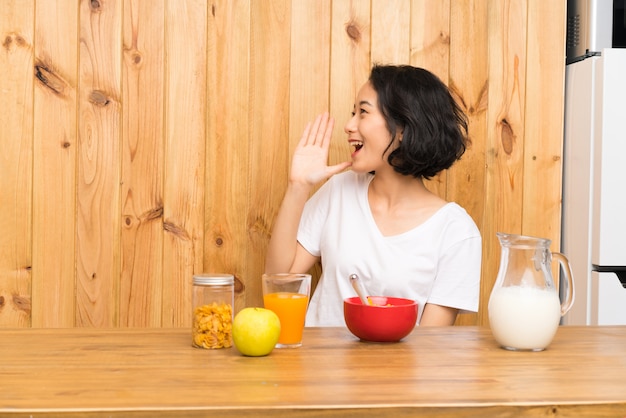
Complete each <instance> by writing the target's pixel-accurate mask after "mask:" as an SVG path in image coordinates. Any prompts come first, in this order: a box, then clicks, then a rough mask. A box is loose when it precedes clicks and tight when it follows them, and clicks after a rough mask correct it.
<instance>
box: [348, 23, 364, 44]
mask: <svg viewBox="0 0 626 418" xmlns="http://www.w3.org/2000/svg"><path fill="white" fill-rule="evenodd" d="M346 33H347V34H348V38H350V39H351V40H352V42H355V43H358V42H360V41H361V30H360V29H359V27H358V26H357V25H356V24H355V23H354V22H349V23H348V24H346Z"/></svg>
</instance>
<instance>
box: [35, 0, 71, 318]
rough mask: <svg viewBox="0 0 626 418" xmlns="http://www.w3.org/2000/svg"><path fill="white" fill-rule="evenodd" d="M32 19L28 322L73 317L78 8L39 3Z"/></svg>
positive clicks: (66, 2) (63, 1) (66, 1)
mask: <svg viewBox="0 0 626 418" xmlns="http://www.w3.org/2000/svg"><path fill="white" fill-rule="evenodd" d="M35 20H36V22H37V25H36V27H35V36H36V41H35V71H34V78H35V91H34V94H35V96H34V100H35V118H34V154H33V160H34V165H33V288H32V289H33V290H32V291H33V296H32V308H33V310H32V326H33V327H72V326H74V320H75V317H76V312H75V306H76V303H75V302H76V293H75V286H76V285H75V283H76V272H75V267H74V265H75V254H76V236H75V225H74V220H75V219H76V164H77V151H78V131H77V109H78V103H77V87H78V70H77V68H78V8H77V7H76V2H75V1H73V0H59V1H56V2H47V1H39V2H37V7H36V17H35Z"/></svg>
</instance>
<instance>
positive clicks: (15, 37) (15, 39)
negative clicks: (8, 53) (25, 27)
mask: <svg viewBox="0 0 626 418" xmlns="http://www.w3.org/2000/svg"><path fill="white" fill-rule="evenodd" d="M13 45H15V46H16V47H25V46H27V45H28V44H27V42H26V39H24V37H23V36H22V35H20V34H18V33H10V34H8V35H7V36H6V37H5V38H4V40H3V41H2V46H3V47H4V49H6V50H10V49H11V47H12V46H13Z"/></svg>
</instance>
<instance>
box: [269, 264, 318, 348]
mask: <svg viewBox="0 0 626 418" xmlns="http://www.w3.org/2000/svg"><path fill="white" fill-rule="evenodd" d="M310 293H311V275H310V274H296V273H278V274H264V275H263V304H264V305H265V308H266V309H269V310H271V311H274V313H276V315H278V319H280V337H279V338H278V344H276V347H277V348H295V347H300V346H301V345H302V330H303V329H304V318H305V316H306V309H307V307H308V306H309V295H310Z"/></svg>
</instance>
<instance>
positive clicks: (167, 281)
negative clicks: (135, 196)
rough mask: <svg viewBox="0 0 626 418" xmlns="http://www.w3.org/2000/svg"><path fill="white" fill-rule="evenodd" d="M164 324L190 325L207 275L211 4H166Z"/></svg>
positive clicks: (173, 0)
mask: <svg viewBox="0 0 626 418" xmlns="http://www.w3.org/2000/svg"><path fill="white" fill-rule="evenodd" d="M166 33H167V37H166V39H165V48H166V67H165V72H166V74H167V75H166V80H165V88H166V92H165V97H166V99H165V100H166V106H165V122H166V132H165V134H166V139H165V175H166V176H165V179H164V195H163V217H164V219H163V222H164V229H165V238H164V243H163V244H164V245H163V312H162V315H163V317H162V324H163V326H191V282H192V277H193V275H194V273H200V272H202V271H203V253H204V249H203V240H204V199H205V198H204V194H205V173H206V172H205V164H206V163H205V146H206V138H207V126H206V117H207V99H206V93H207V3H206V2H205V1H202V0H190V1H186V2H184V3H181V2H178V1H176V0H167V3H166Z"/></svg>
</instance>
